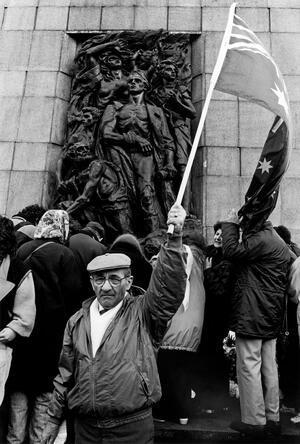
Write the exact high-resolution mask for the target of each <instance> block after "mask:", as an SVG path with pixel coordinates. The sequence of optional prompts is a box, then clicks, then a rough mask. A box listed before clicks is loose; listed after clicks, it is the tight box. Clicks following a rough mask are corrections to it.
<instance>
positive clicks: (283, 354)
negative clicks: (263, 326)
mask: <svg viewBox="0 0 300 444" xmlns="http://www.w3.org/2000/svg"><path fill="white" fill-rule="evenodd" d="M274 230H275V231H276V233H277V234H278V235H279V236H280V237H281V238H282V239H283V240H284V242H285V243H286V244H287V246H288V247H289V249H290V250H291V255H292V258H293V259H294V260H296V258H297V257H298V256H299V255H300V249H299V247H298V246H297V245H296V244H295V243H294V242H292V236H291V232H290V230H289V229H288V228H287V227H285V226H284V225H278V227H274ZM297 264H298V262H297ZM296 269H297V267H296ZM297 272H298V270H297ZM284 324H285V325H284V326H283V330H287V331H288V333H289V334H288V341H284V343H283V342H282V340H281V337H280V338H279V340H278V341H277V362H278V371H279V387H280V390H281V394H282V397H281V400H282V406H281V408H282V410H285V409H286V408H287V409H289V408H296V410H298V411H300V398H299V396H300V387H298V386H299V382H298V380H299V377H298V375H299V370H300V367H299V363H298V361H299V359H297V358H296V357H298V354H299V337H298V325H297V304H295V301H293V300H292V298H290V297H289V295H288V294H287V295H286V302H285V318H284ZM283 337H284V338H285V336H283Z"/></svg>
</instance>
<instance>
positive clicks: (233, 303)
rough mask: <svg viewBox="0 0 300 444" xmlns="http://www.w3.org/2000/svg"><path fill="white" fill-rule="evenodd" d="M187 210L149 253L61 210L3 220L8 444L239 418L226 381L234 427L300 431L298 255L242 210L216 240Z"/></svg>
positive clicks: (1, 362)
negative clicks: (284, 420) (189, 219)
mask: <svg viewBox="0 0 300 444" xmlns="http://www.w3.org/2000/svg"><path fill="white" fill-rule="evenodd" d="M185 216H186V215H185V211H184V209H183V207H181V206H180V205H177V204H175V205H173V207H172V208H171V209H170V211H169V214H168V221H167V225H171V224H172V225H173V226H174V227H175V228H174V233H173V234H167V232H166V231H165V232H163V233H162V232H160V236H159V237H158V238H157V239H159V241H158V240H157V239H155V242H152V246H151V248H145V243H144V242H143V241H142V242H140V241H139V240H138V239H137V238H136V237H135V236H133V235H132V234H123V235H121V236H119V237H118V238H116V239H115V240H114V242H113V243H112V244H110V245H108V244H107V242H106V234H105V231H104V229H103V227H102V226H101V225H100V224H98V223H96V222H90V223H88V224H87V226H85V227H81V226H79V225H78V224H77V223H76V222H75V221H73V220H72V218H70V217H69V215H68V213H67V212H66V211H64V210H56V209H50V210H47V211H46V210H45V209H44V208H42V207H40V206H38V205H31V206H28V207H26V208H24V209H23V210H22V211H20V212H19V213H18V214H17V215H15V216H13V217H12V218H10V219H9V218H7V217H5V216H0V406H1V407H0V441H1V438H2V441H3V442H7V443H8V444H17V443H19V444H25V443H29V444H35V443H44V444H46V443H48V444H49V443H53V442H54V441H55V438H56V436H57V434H58V432H59V429H60V426H61V424H62V422H63V421H64V420H66V423H67V440H66V443H68V444H71V443H76V444H85V443H86V444H91V443H100V442H101V443H115V442H118V443H119V442H120V443H125V442H126V443H129V442H130V443H131V442H137V443H150V442H153V436H154V428H153V417H152V412H153V416H154V419H156V420H157V421H165V420H171V421H176V422H179V423H180V424H187V423H188V421H189V418H190V417H192V416H195V414H201V415H208V416H209V415H218V414H219V413H220V412H230V409H231V406H232V399H231V396H232V391H230V387H231V386H230V383H234V384H235V387H236V390H235V393H234V396H235V397H237V398H239V403H240V417H239V418H238V419H237V420H234V421H232V422H231V424H230V427H231V428H232V429H234V430H237V431H239V432H241V433H243V434H246V435H247V434H250V435H256V436H258V435H259V436H261V437H263V436H268V437H269V436H277V435H279V434H280V431H281V427H280V409H282V410H283V411H289V412H290V414H291V421H292V422H293V423H295V424H297V423H300V339H299V338H300V310H299V307H300V304H298V302H299V299H300V257H298V256H300V250H299V248H298V247H297V245H296V244H295V243H294V242H292V240H291V234H290V232H289V230H288V229H287V228H286V227H284V226H278V227H275V229H274V228H273V227H272V225H271V223H270V222H268V221H261V223H259V224H258V223H256V224H255V226H253V225H251V221H247V220H244V221H239V220H238V217H237V214H236V213H235V212H234V211H233V210H231V211H230V212H229V214H228V216H227V217H226V218H225V219H224V220H223V221H222V222H217V223H216V224H215V225H214V238H213V244H211V245H208V246H207V244H206V241H205V239H204V237H203V236H202V234H201V233H200V231H199V229H196V228H195V227H190V226H186V227H185V226H184V222H185ZM70 219H71V220H70ZM225 338H226V339H225ZM229 343H230V346H228V344H229ZM224 344H225V345H224ZM228 350H229V353H227V352H228ZM228 357H229V359H228ZM195 400H196V402H195ZM2 441H1V442H2Z"/></svg>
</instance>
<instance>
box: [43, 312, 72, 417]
mask: <svg viewBox="0 0 300 444" xmlns="http://www.w3.org/2000/svg"><path fill="white" fill-rule="evenodd" d="M72 319H73V317H72V318H71V319H70V320H69V321H68V323H67V325H66V328H65V333H64V339H63V346H62V350H61V353H60V358H59V363H58V375H57V376H56V377H55V379H54V381H53V385H54V391H53V394H52V399H51V401H50V404H49V407H48V414H49V416H50V417H51V421H53V422H60V421H61V419H62V418H63V416H64V411H65V408H66V393H67V390H68V389H69V388H70V386H72V384H73V382H74V377H73V372H74V347H73V341H72V325H73V322H72Z"/></svg>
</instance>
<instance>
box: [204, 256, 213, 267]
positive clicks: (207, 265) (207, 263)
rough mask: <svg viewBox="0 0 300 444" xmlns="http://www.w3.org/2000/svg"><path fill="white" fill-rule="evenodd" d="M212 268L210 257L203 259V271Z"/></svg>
mask: <svg viewBox="0 0 300 444" xmlns="http://www.w3.org/2000/svg"><path fill="white" fill-rule="evenodd" d="M211 267H212V257H207V258H206V259H205V270H207V269H208V268H211Z"/></svg>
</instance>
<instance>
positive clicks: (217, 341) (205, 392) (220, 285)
mask: <svg viewBox="0 0 300 444" xmlns="http://www.w3.org/2000/svg"><path fill="white" fill-rule="evenodd" d="M222 243H223V242H222V228H221V223H220V222H217V223H216V224H215V225H214V243H213V245H209V246H208V247H207V249H206V269H205V271H204V288H205V293H206V303H205V311H204V324H203V332H202V338H201V344H200V347H199V356H200V362H201V363H202V365H201V366H200V369H199V373H200V387H201V388H200V390H199V391H200V393H201V400H200V404H201V407H202V411H203V413H206V414H212V413H215V412H216V411H218V410H222V409H223V410H224V409H227V408H228V407H229V404H230V402H229V401H230V400H229V365H228V360H227V359H226V357H225V354H224V350H223V340H224V338H225V336H227V334H228V324H229V308H230V303H229V301H230V297H231V292H232V282H233V266H232V263H231V262H230V261H228V260H226V259H225V258H224V256H223V251H222Z"/></svg>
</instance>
